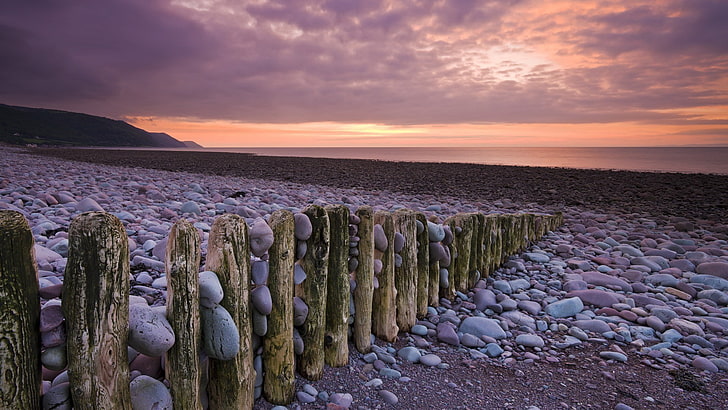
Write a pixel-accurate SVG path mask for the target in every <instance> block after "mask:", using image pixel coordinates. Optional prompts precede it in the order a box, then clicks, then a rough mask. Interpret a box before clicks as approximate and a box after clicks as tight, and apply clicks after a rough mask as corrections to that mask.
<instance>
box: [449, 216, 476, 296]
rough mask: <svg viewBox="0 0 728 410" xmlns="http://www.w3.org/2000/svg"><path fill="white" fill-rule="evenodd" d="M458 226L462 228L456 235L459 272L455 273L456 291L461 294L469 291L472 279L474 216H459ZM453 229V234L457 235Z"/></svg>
mask: <svg viewBox="0 0 728 410" xmlns="http://www.w3.org/2000/svg"><path fill="white" fill-rule="evenodd" d="M456 226H458V227H460V234H457V235H455V241H454V243H456V246H457V253H458V257H457V264H456V265H455V266H456V268H457V272H456V273H455V275H454V276H455V278H456V282H455V290H458V291H461V292H467V291H468V289H469V288H468V281H469V278H470V270H471V266H472V265H471V260H470V255H471V253H472V252H473V230H474V228H473V214H458V218H457V219H456ZM454 229H455V228H453V234H455V231H454Z"/></svg>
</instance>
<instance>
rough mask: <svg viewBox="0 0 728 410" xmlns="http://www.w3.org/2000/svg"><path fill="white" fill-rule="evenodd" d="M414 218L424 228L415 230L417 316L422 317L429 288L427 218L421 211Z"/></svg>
mask: <svg viewBox="0 0 728 410" xmlns="http://www.w3.org/2000/svg"><path fill="white" fill-rule="evenodd" d="M415 218H416V220H417V221H419V222H420V223H421V224H422V226H423V227H424V229H422V232H420V233H417V231H416V230H415V235H416V236H415V238H416V240H417V244H416V246H417V309H416V311H417V317H418V318H423V317H425V316H427V302H428V298H429V289H430V278H429V276H430V246H429V245H430V242H429V241H430V240H429V235H428V233H427V219H426V218H425V214H423V213H422V212H417V213H415Z"/></svg>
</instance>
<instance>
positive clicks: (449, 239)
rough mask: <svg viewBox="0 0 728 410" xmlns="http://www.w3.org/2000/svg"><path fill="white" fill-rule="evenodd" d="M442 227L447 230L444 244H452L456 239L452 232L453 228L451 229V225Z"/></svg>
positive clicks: (443, 240)
mask: <svg viewBox="0 0 728 410" xmlns="http://www.w3.org/2000/svg"><path fill="white" fill-rule="evenodd" d="M442 229H444V230H445V237H444V238H443V239H442V244H443V245H445V246H447V245H450V244H451V243H452V241H453V240H454V239H455V236H453V234H452V229H450V225H443V227H442Z"/></svg>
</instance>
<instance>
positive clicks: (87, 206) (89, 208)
mask: <svg viewBox="0 0 728 410" xmlns="http://www.w3.org/2000/svg"><path fill="white" fill-rule="evenodd" d="M76 210H77V211H79V212H104V208H102V207H101V205H99V203H98V202H96V201H94V200H93V198H84V199H82V200H80V201H78V202H77V203H76Z"/></svg>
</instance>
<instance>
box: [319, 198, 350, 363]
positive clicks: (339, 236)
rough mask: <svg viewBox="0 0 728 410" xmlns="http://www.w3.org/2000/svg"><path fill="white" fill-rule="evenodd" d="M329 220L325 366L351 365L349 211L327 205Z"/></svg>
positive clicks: (338, 206) (341, 206)
mask: <svg viewBox="0 0 728 410" xmlns="http://www.w3.org/2000/svg"><path fill="white" fill-rule="evenodd" d="M326 213H327V214H328V217H329V225H330V229H329V238H330V246H329V272H328V275H327V280H326V282H327V284H326V288H327V289H326V295H327V298H326V333H325V335H324V355H325V361H326V364H328V365H329V366H334V367H340V366H345V365H347V364H348V363H349V340H348V333H349V325H348V323H347V322H348V320H349V299H350V298H351V285H350V284H349V208H347V207H345V206H343V205H335V206H327V207H326Z"/></svg>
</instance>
